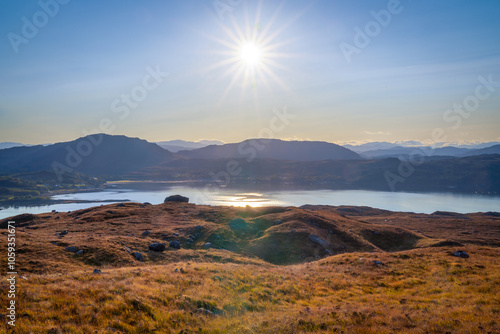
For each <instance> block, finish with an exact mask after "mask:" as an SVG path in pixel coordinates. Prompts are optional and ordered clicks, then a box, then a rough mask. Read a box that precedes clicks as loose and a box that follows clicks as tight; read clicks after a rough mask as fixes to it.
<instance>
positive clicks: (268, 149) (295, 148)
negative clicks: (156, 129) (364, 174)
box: [179, 139, 362, 161]
mask: <svg viewBox="0 0 500 334" xmlns="http://www.w3.org/2000/svg"><path fill="white" fill-rule="evenodd" d="M179 155H182V156H185V157H189V158H195V159H243V158H244V159H248V160H253V159H255V158H258V159H275V160H290V161H292V160H293V161H320V160H359V159H362V158H361V156H360V155H359V154H357V153H355V152H353V151H351V150H349V149H347V148H345V147H342V146H339V145H336V144H332V143H327V142H320V141H283V140H279V139H248V140H245V141H242V142H241V143H234V144H224V145H210V146H207V147H204V148H200V149H196V150H192V151H180V152H179Z"/></svg>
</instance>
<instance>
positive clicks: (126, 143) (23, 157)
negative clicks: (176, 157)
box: [0, 134, 173, 176]
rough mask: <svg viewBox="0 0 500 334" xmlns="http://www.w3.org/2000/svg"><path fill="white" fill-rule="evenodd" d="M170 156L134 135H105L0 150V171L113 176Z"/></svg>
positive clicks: (155, 162)
mask: <svg viewBox="0 0 500 334" xmlns="http://www.w3.org/2000/svg"><path fill="white" fill-rule="evenodd" d="M172 158H173V155H172V153H170V152H168V151H166V150H164V149H162V148H161V147H159V146H158V145H156V144H151V143H148V142H147V141H145V140H142V139H138V138H129V137H125V136H110V135H105V134H97V135H91V136H87V137H82V138H79V139H76V140H74V141H70V142H64V143H57V144H53V145H48V146H42V145H38V146H31V147H14V148H10V149H4V150H0V174H9V173H22V172H36V171H54V168H55V169H56V170H57V171H58V172H56V174H60V175H62V176H64V174H67V173H69V172H70V171H76V172H80V173H84V174H87V175H91V176H105V175H107V176H113V175H121V174H123V173H127V172H132V171H138V170H140V169H142V168H145V167H150V166H154V165H157V164H160V163H162V162H165V161H169V160H171V159H172Z"/></svg>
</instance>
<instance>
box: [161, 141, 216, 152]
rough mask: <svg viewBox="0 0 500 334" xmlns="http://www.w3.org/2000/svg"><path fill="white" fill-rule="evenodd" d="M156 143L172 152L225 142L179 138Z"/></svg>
mask: <svg viewBox="0 0 500 334" xmlns="http://www.w3.org/2000/svg"><path fill="white" fill-rule="evenodd" d="M156 144H158V146H160V147H162V148H164V149H166V150H168V151H170V152H173V153H177V152H179V151H184V150H186V151H189V150H194V149H197V148H202V147H206V146H208V145H222V144H224V143H223V142H221V141H218V140H200V141H197V142H194V141H185V140H180V139H177V140H168V141H160V142H157V143H156Z"/></svg>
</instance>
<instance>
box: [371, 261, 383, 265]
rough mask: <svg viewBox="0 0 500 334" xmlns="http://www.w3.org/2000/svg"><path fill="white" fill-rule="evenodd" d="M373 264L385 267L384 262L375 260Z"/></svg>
mask: <svg viewBox="0 0 500 334" xmlns="http://www.w3.org/2000/svg"><path fill="white" fill-rule="evenodd" d="M373 264H374V265H376V266H383V265H384V263H383V262H382V261H379V260H373Z"/></svg>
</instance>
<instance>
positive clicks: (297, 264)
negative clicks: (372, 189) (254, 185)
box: [0, 203, 500, 333]
mask: <svg viewBox="0 0 500 334" xmlns="http://www.w3.org/2000/svg"><path fill="white" fill-rule="evenodd" d="M7 220H14V221H16V226H17V228H16V234H17V235H16V236H17V242H18V254H17V257H16V265H17V268H18V271H19V273H20V274H21V275H22V278H23V279H21V280H19V281H18V291H20V292H21V293H19V294H18V305H19V307H18V312H19V314H18V316H19V318H18V320H17V325H16V328H15V330H14V331H13V332H14V333H26V332H29V331H34V332H37V333H89V332H97V333H108V332H114V333H154V332H158V333H192V332H200V333H245V332H253V333H270V332H272V333H331V332H342V331H344V332H349V333H359V332H363V333H386V332H394V333H396V332H398V333H399V332H401V333H421V332H422V331H424V332H425V331H428V332H435V333H445V332H450V331H451V332H475V331H478V330H479V331H481V332H491V333H493V332H498V330H499V329H500V327H498V326H499V324H498V323H497V322H496V320H495V318H496V316H495V314H496V313H498V312H499V310H498V304H497V302H496V296H498V294H499V293H500V291H499V288H498V287H499V284H497V283H498V282H499V281H500V264H499V262H498V258H499V256H500V251H499V249H498V246H499V245H500V214H499V213H494V212H490V213H475V214H455V213H450V212H435V213H433V214H430V215H425V214H414V213H405V212H390V211H385V210H378V209H372V208H367V207H349V206H341V207H331V206H304V207H301V208H297V207H263V208H251V207H246V208H236V207H214V206H203V205H194V204H187V203H165V204H160V205H150V204H147V203H124V204H122V203H120V204H111V205H105V206H99V207H93V208H89V209H84V210H78V211H73V212H51V213H45V214H38V215H30V214H24V215H19V216H16V217H11V218H10V219H4V220H2V221H0V227H1V228H2V229H3V231H2V235H4V237H3V238H1V241H0V246H1V247H6V245H5V242H6V240H7V238H6V237H5V234H6V231H5V230H4V229H5V227H6V225H7ZM154 243H165V245H166V248H165V250H163V251H153V250H151V249H148V248H150V245H151V244H154ZM178 246H179V247H178ZM457 250H462V251H465V252H467V253H468V254H469V255H470V258H460V257H455V256H453V255H452V254H453V253H454V252H456V251H457ZM138 253H140V255H138ZM94 269H99V270H100V271H98V273H93V271H94ZM0 285H1V287H2V289H1V292H0V294H1V295H2V300H5V298H6V295H5V294H6V291H7V289H6V282H5V280H2V282H1V283H0ZM0 316H1V315H0ZM464 319H466V320H464Z"/></svg>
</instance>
